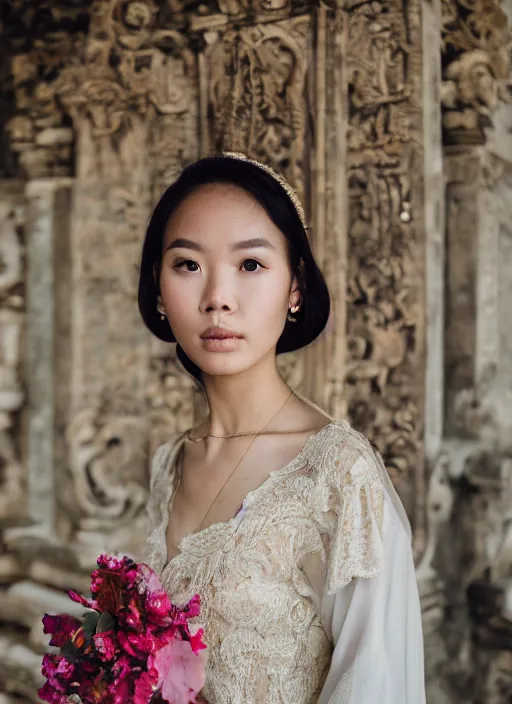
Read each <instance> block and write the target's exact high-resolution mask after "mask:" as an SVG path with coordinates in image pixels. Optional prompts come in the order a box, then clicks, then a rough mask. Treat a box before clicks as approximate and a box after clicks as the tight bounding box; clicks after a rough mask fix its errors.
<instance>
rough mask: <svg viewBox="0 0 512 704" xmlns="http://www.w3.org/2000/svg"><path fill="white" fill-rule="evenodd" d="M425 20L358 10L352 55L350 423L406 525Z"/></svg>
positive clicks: (418, 282) (417, 450) (415, 11)
mask: <svg viewBox="0 0 512 704" xmlns="http://www.w3.org/2000/svg"><path fill="white" fill-rule="evenodd" d="M419 12H420V5H419V3H417V2H413V3H408V4H407V5H405V6H404V5H403V4H402V3H400V2H395V1H394V0H392V1H391V2H387V3H370V2H368V3H366V2H365V3H357V4H355V3H354V5H353V6H351V7H349V8H347V21H348V42H347V46H346V59H347V62H348V71H349V79H348V97H349V131H348V149H349V153H348V166H349V170H348V179H349V198H350V223H349V262H348V272H349V283H348V336H349V337H348V358H349V360H348V362H347V376H346V378H347V385H346V392H347V395H348V399H349V415H350V417H351V419H352V421H353V423H354V425H355V426H356V427H357V428H358V429H360V430H361V431H362V432H364V433H365V434H366V435H368V437H370V438H371V439H372V440H373V441H374V442H375V443H376V444H377V446H378V447H379V449H380V450H381V452H382V454H383V456H384V459H385V462H386V465H387V467H388V469H389V471H390V474H391V476H392V478H393V480H394V483H395V485H396V487H397V488H398V490H399V492H400V494H401V497H402V499H403V501H404V503H405V505H406V508H407V510H408V512H409V515H412V512H413V508H414V503H415V501H414V492H415V485H416V490H417V491H419V492H421V491H422V481H421V476H422V471H423V470H422V464H423V459H422V458H423V440H422V435H423V403H424V402H423V399H424V358H425V343H424V321H423V298H424V291H423V280H424V257H425V255H424V232H423V229H424V225H423V202H422V201H423V188H422V186H423V184H422V176H421V174H422V168H423V167H422V164H423V153H422V139H421V133H420V131H419V125H420V124H421V111H420V106H421V90H420V89H421V61H422V59H421V43H420V40H419V36H420V35H419V32H420V15H419ZM411 473H412V475H411ZM413 477H414V478H413Z"/></svg>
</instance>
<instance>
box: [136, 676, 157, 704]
mask: <svg viewBox="0 0 512 704" xmlns="http://www.w3.org/2000/svg"><path fill="white" fill-rule="evenodd" d="M157 690H158V672H157V671H156V670H155V669H152V670H150V671H149V672H143V673H142V674H141V675H140V677H138V678H137V680H136V682H135V688H134V692H133V704H148V703H149V702H150V701H151V698H152V697H153V695H154V694H155V692H156V691H157Z"/></svg>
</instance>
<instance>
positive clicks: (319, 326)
mask: <svg viewBox="0 0 512 704" xmlns="http://www.w3.org/2000/svg"><path fill="white" fill-rule="evenodd" d="M208 183H230V184H234V185H235V186H238V187H239V188H243V189H244V190H245V191H247V192H248V193H250V194H251V195H252V196H253V197H254V198H255V199H256V200H257V201H258V203H260V205H262V206H263V208H265V210H266V212H267V214H268V216H269V217H270V219H271V220H272V221H273V222H274V224H275V225H276V226H277V227H278V228H279V229H280V230H281V232H282V233H283V235H284V237H286V240H287V242H288V251H289V257H290V266H291V269H292V272H293V274H294V275H295V276H296V277H297V281H298V285H299V289H300V292H301V299H302V303H301V307H300V310H299V312H298V313H295V314H294V317H295V318H296V322H295V323H292V322H290V321H288V320H287V321H286V324H285V327H284V330H283V332H282V335H281V337H280V338H279V340H278V342H277V347H276V353H277V354H282V353H284V352H292V351H293V350H298V349H300V348H301V347H305V346H306V345H308V344H309V343H310V342H312V341H313V340H314V339H315V338H316V337H318V335H319V334H320V333H321V332H322V330H323V329H324V327H325V325H326V323H327V319H328V317H329V308H330V300H329V292H328V290H327V285H326V283H325V280H324V277H323V275H322V273H321V271H320V269H319V268H318V266H317V264H316V262H315V260H314V258H313V254H312V252H311V248H310V246H309V242H308V238H307V235H306V230H305V228H304V225H303V223H302V221H301V219H300V217H299V214H298V212H297V209H296V208H295V206H294V204H293V202H292V200H291V198H290V196H289V195H288V193H287V192H286V190H285V188H284V187H283V186H282V185H281V184H280V183H279V181H278V180H277V179H276V178H274V177H273V176H272V175H271V174H269V173H267V172H266V171H265V170H264V169H263V168H260V167H259V166H257V165H256V164H254V163H251V162H249V161H244V160H241V159H236V158H233V157H230V156H212V157H206V158H204V159H200V160H199V161H197V162H195V163H193V164H190V166H187V167H186V168H185V169H184V170H183V172H182V173H181V175H180V177H179V178H178V179H177V180H176V181H175V182H174V183H172V184H171V185H170V186H169V187H168V188H167V190H166V191H165V192H164V193H163V195H162V196H161V198H160V200H159V201H158V203H157V205H156V207H155V209H154V210H153V213H152V215H151V218H150V221H149V224H148V228H147V231H146V236H145V238H144V245H143V247H142V256H141V262H140V272H139V292H138V302H139V310H140V313H141V315H142V319H143V320H144V323H145V324H146V326H147V327H148V328H149V330H151V332H152V333H153V334H154V335H156V336H157V337H158V338H160V339H161V340H164V341H165V342H176V338H175V337H174V334H173V332H172V330H171V327H170V325H169V322H168V321H167V319H164V320H161V318H160V314H159V313H158V312H157V309H156V303H157V296H158V295H159V293H160V291H159V283H158V281H159V275H157V277H156V282H155V277H154V273H153V267H154V265H155V264H156V268H157V274H159V271H160V266H161V261H162V242H163V236H164V232H165V228H166V225H167V222H168V220H169V217H170V216H171V214H172V213H173V211H174V210H175V209H176V208H177V207H178V205H180V203H181V202H182V201H183V200H184V199H185V198H186V197H187V196H188V195H190V193H192V191H194V190H195V189H196V188H198V187H199V186H201V185H203V184H208ZM177 354H178V358H179V359H180V361H181V362H182V364H183V366H184V367H185V369H186V370H187V371H188V372H189V373H190V374H192V375H193V376H194V377H195V378H196V379H197V380H198V381H200V380H201V370H200V369H199V367H198V366H197V365H196V364H194V362H192V360H191V359H189V358H188V357H187V355H186V354H185V352H184V351H183V349H182V348H181V347H180V345H178V346H177Z"/></svg>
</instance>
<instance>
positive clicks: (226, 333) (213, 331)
mask: <svg viewBox="0 0 512 704" xmlns="http://www.w3.org/2000/svg"><path fill="white" fill-rule="evenodd" d="M242 337H243V335H241V334H240V333H239V332H236V330H228V329H227V328H208V329H207V330H205V331H204V332H203V333H202V334H201V340H229V339H231V338H238V339H239V338H242Z"/></svg>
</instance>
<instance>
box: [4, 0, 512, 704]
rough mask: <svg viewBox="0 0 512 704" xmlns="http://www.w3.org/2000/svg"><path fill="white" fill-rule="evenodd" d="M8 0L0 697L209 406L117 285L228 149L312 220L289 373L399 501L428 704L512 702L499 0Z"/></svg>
mask: <svg viewBox="0 0 512 704" xmlns="http://www.w3.org/2000/svg"><path fill="white" fill-rule="evenodd" d="M0 11H1V17H0V22H1V41H0V80H1V85H2V93H1V96H0V124H1V126H2V128H3V129H2V134H1V140H0V155H1V166H0V212H1V217H0V704H15V703H22V702H24V703H28V702H37V701H38V699H37V687H38V686H39V685H40V684H41V681H42V680H41V675H40V672H39V670H40V662H41V657H42V654H43V652H44V650H45V647H46V645H47V642H48V640H47V636H44V635H43V633H42V628H41V617H42V615H43V613H44V612H45V611H69V610H70V606H71V602H70V601H69V600H68V599H67V597H65V596H64V595H63V589H64V588H66V587H72V588H75V589H79V590H82V591H87V589H88V585H89V577H88V575H89V573H90V570H91V568H92V567H93V564H94V561H95V558H96V556H97V555H98V554H99V552H101V550H102V549H104V547H105V546H106V545H108V546H109V548H110V549H112V550H116V551H119V552H120V551H130V552H136V551H137V550H139V548H140V542H141V538H142V536H143V525H144V520H143V510H144V506H145V502H146V498H147V491H148V466H149V459H150V457H151V455H152V453H153V452H154V451H155V448H156V447H157V445H159V444H160V443H162V442H164V441H165V440H166V439H167V438H168V437H169V435H170V433H172V432H174V431H176V430H180V429H185V428H187V427H189V426H190V425H191V424H192V423H193V422H194V418H196V417H197V416H198V414H200V413H201V412H202V405H201V400H200V399H199V398H198V397H197V395H196V392H195V390H194V387H193V385H192V383H191V382H190V381H189V380H188V378H187V376H186V375H185V374H184V373H183V371H182V370H181V368H180V367H179V364H178V363H177V360H176V358H175V354H174V347H173V346H171V345H166V344H164V343H161V342H159V341H158V340H156V339H151V337H150V335H149V333H148V332H147V330H146V329H145V328H144V326H143V324H142V321H141V320H140V318H139V314H138V308H137V303H136V282H137V269H138V259H139V255H140V247H141V243H142V238H143V235H144V230H145V226H146V223H147V220H148V216H149V213H150V211H151V208H152V206H153V205H154V204H155V202H156V200H157V198H158V196H159V194H160V193H161V192H162V190H163V189H164V188H165V186H166V185H167V184H169V183H170V182H171V181H172V180H173V179H174V178H175V177H176V176H177V175H178V174H179V172H180V170H181V169H182V168H183V167H184V166H185V165H186V164H188V163H190V162H191V161H193V160H195V159H196V158H198V157H200V156H202V155H205V154H209V153H212V152H215V151H219V150H222V149H230V150H239V151H243V152H245V153H246V154H248V155H250V156H252V157H254V158H256V159H258V160H260V161H263V162H265V163H266V164H269V165H270V166H272V167H273V168H274V169H275V170H276V171H278V172H281V173H283V174H284V175H285V176H286V178H287V179H288V180H289V181H290V183H291V184H293V186H294V187H295V188H296V189H297V191H298V193H299V194H300V197H301V199H302V200H303V202H304V205H305V208H306V210H307V214H308V221H309V225H310V230H309V236H310V238H311V242H312V246H313V249H314V252H315V255H316V257H317V259H318V261H319V264H320V266H321V267H322V269H323V271H324V273H325V275H326V277H327V281H328V284H329V287H330V290H331V294H332V298H333V311H334V312H333V316H332V319H331V321H330V324H329V328H328V330H327V331H326V332H325V333H324V334H323V335H322V337H321V338H320V339H319V340H318V341H317V342H316V343H315V344H314V345H312V346H311V347H310V348H308V349H307V350H305V351H302V352H301V353H298V354H292V355H288V356H287V357H286V358H282V359H281V360H280V365H281V368H282V373H283V375H284V376H285V378H286V379H287V380H288V382H289V383H290V385H291V386H292V387H293V388H295V389H297V390H299V391H300V392H301V393H303V394H305V395H306V396H308V397H310V398H311V399H312V400H313V401H315V402H317V403H318V404H320V405H321V406H322V407H323V408H325V409H326V410H327V411H328V412H329V413H331V414H333V415H335V416H336V417H338V418H344V417H347V418H349V420H350V421H351V423H352V424H353V425H354V426H355V427H356V428H357V429H358V430H361V431H362V432H364V433H365V434H366V435H367V436H368V437H369V438H371V439H372V441H373V442H374V443H375V444H376V445H377V446H378V447H379V449H380V451H381V452H382V454H383V456H384V459H385V462H386V465H387V468H388V471H389V473H390V475H391V477H392V479H393V482H394V484H395V486H396V488H397V490H398V491H399V493H400V496H401V497H402V500H403V502H404V504H405V506H406V509H407V512H408V514H409V517H410V520H411V523H412V525H413V528H414V552H415V557H416V562H417V577H418V583H419V587H420V592H421V597H422V609H423V617H424V631H425V654H426V670H427V682H428V701H429V704H462V703H464V704H506V703H507V702H512V105H511V104H510V102H508V101H509V100H510V95H511V73H510V37H511V34H510V27H511V26H512V0H503V2H500V0H442V2H441V1H440V0H344V2H337V1H336V0H327V1H326V2H321V3H319V2H309V1H308V0H207V1H206V2H199V1H198V0H158V1H156V0H67V2H66V1H64V0H38V1H36V0H2V2H1V9H0ZM369 676H371V673H369ZM365 704H366V703H365ZM375 704H377V703H375Z"/></svg>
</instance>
